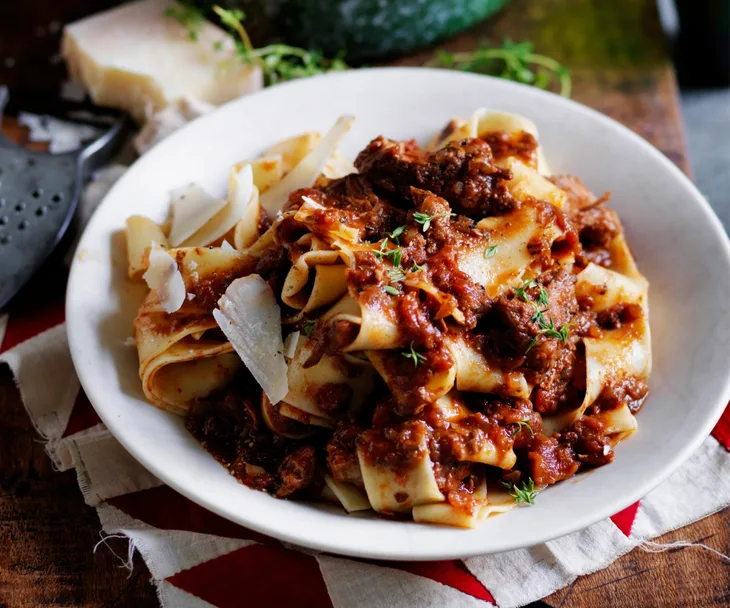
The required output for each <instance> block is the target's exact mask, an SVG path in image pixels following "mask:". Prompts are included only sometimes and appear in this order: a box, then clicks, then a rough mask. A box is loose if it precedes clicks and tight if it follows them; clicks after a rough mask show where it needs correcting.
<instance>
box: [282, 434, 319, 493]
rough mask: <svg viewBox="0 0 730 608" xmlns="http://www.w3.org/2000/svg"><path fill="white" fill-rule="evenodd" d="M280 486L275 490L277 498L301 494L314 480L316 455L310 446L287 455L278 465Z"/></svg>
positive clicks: (299, 448)
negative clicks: (296, 493)
mask: <svg viewBox="0 0 730 608" xmlns="http://www.w3.org/2000/svg"><path fill="white" fill-rule="evenodd" d="M278 472H279V477H280V478H281V484H280V485H279V487H278V489H277V490H276V493H275V496H276V497H277V498H284V497H286V496H291V495H292V494H294V493H295V492H301V491H302V490H303V489H304V488H306V487H308V486H309V485H310V484H311V483H312V482H313V481H314V479H315V476H316V473H317V455H316V452H315V450H314V448H313V447H312V446H311V445H303V446H301V447H298V448H297V449H296V450H294V451H293V452H292V453H291V454H288V455H287V456H286V457H285V458H284V460H283V461H282V463H281V465H279V471H278Z"/></svg>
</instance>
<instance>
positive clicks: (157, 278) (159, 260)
mask: <svg viewBox="0 0 730 608" xmlns="http://www.w3.org/2000/svg"><path fill="white" fill-rule="evenodd" d="M142 278H143V279H144V280H145V282H146V283H147V286H148V287H149V288H150V289H151V290H152V291H154V292H155V295H156V296H157V299H158V300H159V301H160V305H161V306H162V308H164V309H165V312H167V313H168V314H169V313H173V312H175V311H176V310H179V309H180V307H181V306H182V305H183V302H185V295H186V292H185V282H184V281H183V277H182V274H181V273H180V270H179V269H178V267H177V262H176V261H175V260H174V259H173V258H172V256H171V255H170V254H169V253H167V251H165V250H164V249H163V248H162V247H160V246H159V245H158V244H157V243H152V247H151V248H150V264H149V267H148V268H147V272H145V273H144V275H143V276H142Z"/></svg>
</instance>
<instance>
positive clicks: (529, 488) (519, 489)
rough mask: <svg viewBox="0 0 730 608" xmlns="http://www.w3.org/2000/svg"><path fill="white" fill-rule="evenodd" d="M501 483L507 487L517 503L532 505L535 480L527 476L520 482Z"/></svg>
mask: <svg viewBox="0 0 730 608" xmlns="http://www.w3.org/2000/svg"><path fill="white" fill-rule="evenodd" d="M501 483H502V485H503V486H504V487H505V488H507V489H509V491H510V492H509V495H510V496H511V497H512V498H514V499H515V502H516V503H517V504H518V505H523V504H524V505H534V504H535V497H536V496H537V492H536V491H535V482H534V481H533V480H532V478H531V477H528V478H527V479H526V480H525V481H523V482H521V483H508V482H506V481H503V482H501Z"/></svg>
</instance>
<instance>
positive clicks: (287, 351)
mask: <svg viewBox="0 0 730 608" xmlns="http://www.w3.org/2000/svg"><path fill="white" fill-rule="evenodd" d="M301 335H302V332H300V331H293V332H292V333H290V334H289V335H288V336H287V337H286V340H284V356H285V357H286V358H287V359H293V358H294V355H295V354H296V352H297V345H298V344H299V336H301Z"/></svg>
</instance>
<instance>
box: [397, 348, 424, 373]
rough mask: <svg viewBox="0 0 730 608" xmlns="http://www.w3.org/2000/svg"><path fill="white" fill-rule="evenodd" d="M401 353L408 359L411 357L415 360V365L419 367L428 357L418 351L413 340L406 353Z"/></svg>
mask: <svg viewBox="0 0 730 608" xmlns="http://www.w3.org/2000/svg"><path fill="white" fill-rule="evenodd" d="M401 355H402V356H403V357H405V358H406V359H411V360H412V361H413V366H414V367H418V366H419V365H420V364H421V363H422V362H423V361H425V360H426V357H424V356H423V355H422V354H421V353H418V352H416V349H415V348H413V342H411V345H410V347H409V348H408V350H407V351H406V352H404V353H401Z"/></svg>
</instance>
